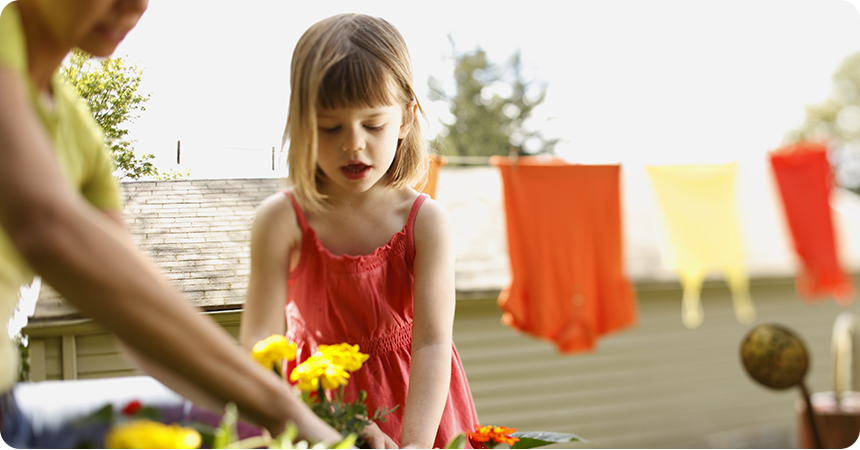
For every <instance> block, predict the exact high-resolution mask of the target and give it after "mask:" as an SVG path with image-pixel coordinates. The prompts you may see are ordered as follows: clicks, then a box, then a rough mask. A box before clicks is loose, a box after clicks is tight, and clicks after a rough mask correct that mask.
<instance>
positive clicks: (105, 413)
mask: <svg viewBox="0 0 860 450" xmlns="http://www.w3.org/2000/svg"><path fill="white" fill-rule="evenodd" d="M113 421H114V416H113V405H112V404H110V403H108V404H107V405H105V406H102V407H101V408H100V409H99V410H97V411H95V412H94V413H92V414H90V415H89V416H86V417H84V418H83V419H80V420H79V421H78V422H77V423H79V424H81V425H86V424H100V423H106V424H111V423H113Z"/></svg>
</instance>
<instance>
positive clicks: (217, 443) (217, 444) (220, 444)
mask: <svg viewBox="0 0 860 450" xmlns="http://www.w3.org/2000/svg"><path fill="white" fill-rule="evenodd" d="M224 409H225V411H224V416H223V417H222V418H221V423H220V424H219V425H218V428H217V429H216V430H215V439H213V442H212V448H227V447H228V446H229V445H230V444H231V443H232V442H235V441H236V440H238V439H239V436H238V433H237V432H236V423H237V422H238V421H239V410H238V409H237V408H236V404H235V403H233V402H229V403H227V406H226V407H225V408H224Z"/></svg>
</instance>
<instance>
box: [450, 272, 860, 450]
mask: <svg viewBox="0 0 860 450" xmlns="http://www.w3.org/2000/svg"><path fill="white" fill-rule="evenodd" d="M752 295H753V299H754V302H755V305H756V307H757V309H758V318H759V319H758V321H757V322H756V324H759V323H766V322H778V323H782V324H784V325H786V326H788V327H789V328H791V329H793V330H795V331H796V332H797V333H798V334H799V335H800V336H801V339H803V340H804V341H805V342H806V344H807V346H808V347H809V350H810V352H811V354H812V355H811V359H812V361H811V368H810V371H809V374H808V377H807V384H808V386H809V388H810V390H811V391H813V392H817V391H826V390H832V381H831V380H832V378H831V377H832V371H831V359H830V339H831V332H832V326H833V321H834V320H835V319H836V316H837V314H838V313H839V312H841V311H843V310H845V309H848V310H851V311H854V312H856V313H858V315H860V306H858V305H856V304H855V305H852V306H851V307H849V308H844V307H840V306H838V305H836V304H835V303H833V302H832V301H825V302H821V303H817V304H807V303H804V302H802V301H801V300H799V299H797V297H796V295H795V293H794V287H793V285H792V284H791V281H790V280H782V281H778V282H771V283H764V284H762V283H758V284H756V285H754V286H753V291H752ZM638 296H639V300H640V301H639V307H640V319H639V323H638V324H636V325H635V326H634V327H632V328H631V329H628V330H626V331H621V332H619V333H616V334H614V335H612V336H608V337H606V338H603V339H601V340H600V341H599V343H598V347H597V349H596V350H595V351H594V352H592V353H585V354H573V355H566V356H565V355H560V354H558V353H557V352H556V350H555V347H554V346H553V345H552V344H550V343H547V342H544V341H540V340H537V339H534V338H532V337H529V336H527V335H524V334H521V333H518V332H516V331H513V330H511V329H509V328H508V327H506V326H504V325H502V324H501V323H500V318H501V313H500V312H499V310H498V308H497V307H496V306H495V302H494V301H493V300H492V299H489V300H471V301H461V302H460V303H458V311H457V320H456V322H455V332H454V339H455V343H456V345H457V348H458V351H459V353H460V357H461V359H462V361H463V365H464V366H465V368H466V373H467V376H468V377H469V382H470V385H471V388H472V394H473V397H474V399H475V403H476V406H477V408H478V416H479V419H480V420H481V423H482V424H485V425H489V424H494V425H504V426H509V427H516V428H518V429H519V430H520V431H534V430H546V431H559V432H572V433H576V434H579V435H580V436H582V437H584V438H586V439H589V440H592V441H595V442H596V443H598V444H599V445H600V446H603V447H614V448H618V447H621V448H648V447H659V448H675V447H686V448H696V447H723V448H725V447H747V448H749V447H792V446H795V445H796V439H797V429H796V421H797V417H796V415H795V413H794V410H793V407H794V402H795V401H796V399H798V398H799V397H800V391H799V389H791V390H788V391H773V390H769V389H767V388H765V387H762V386H760V385H758V384H756V383H755V382H754V381H753V380H752V379H750V378H749V377H748V375H747V374H746V372H745V371H744V369H743V367H742V366H741V363H740V358H739V348H740V343H741V342H742V340H743V338H744V337H745V336H746V333H747V332H748V331H749V330H750V329H751V328H752V327H751V326H745V325H742V324H740V323H739V322H738V321H737V320H736V319H735V317H734V314H733V312H732V309H731V300H730V297H729V293H728V290H727V289H726V288H725V286H724V285H723V284H722V283H721V282H718V283H708V285H707V286H706V288H705V289H704V291H703V299H702V301H703V305H704V310H705V319H704V323H703V324H702V326H701V327H700V328H699V329H695V330H689V329H686V328H685V327H684V326H683V325H682V323H681V312H680V310H681V300H680V299H681V291H680V289H678V287H677V286H675V285H664V286H662V287H658V288H651V289H646V288H640V290H639V292H638Z"/></svg>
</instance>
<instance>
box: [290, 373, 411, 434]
mask: <svg viewBox="0 0 860 450" xmlns="http://www.w3.org/2000/svg"><path fill="white" fill-rule="evenodd" d="M343 392H344V388H343V386H341V387H340V389H339V390H338V391H337V392H336V393H334V395H332V398H331V399H328V398H326V395H325V390H323V389H322V387H320V389H319V391H318V392H316V393H315V395H313V396H312V395H310V394H309V393H307V392H302V399H303V400H304V401H305V403H306V404H307V405H308V406H310V408H311V410H312V411H313V412H314V414H316V415H317V417H319V418H320V419H322V420H323V421H324V422H326V423H327V424H329V425H331V427H332V428H334V429H335V430H337V431H338V432H339V433H340V434H341V435H342V436H344V437H348V436H350V435H359V434H360V433H361V432H362V431H363V430H364V428H365V427H367V426H368V425H370V424H371V423H372V421H374V420H375V421H379V422H380V423H383V422H385V421H386V420H388V419H387V418H386V417H385V416H387V415H388V414H390V413H392V412H394V410H396V409H397V408H398V407H399V406H400V405H397V406H395V407H394V408H391V409H388V408H382V407H379V408H377V409H376V412H375V413H374V415H373V417H368V416H367V405H365V404H364V400H365V399H366V398H367V392H365V391H363V390H362V391H359V397H358V398H357V399H356V400H353V401H352V402H349V403H347V402H345V401H343ZM358 444H359V445H360V446H361V445H362V444H365V442H364V441H363V439H361V438H358Z"/></svg>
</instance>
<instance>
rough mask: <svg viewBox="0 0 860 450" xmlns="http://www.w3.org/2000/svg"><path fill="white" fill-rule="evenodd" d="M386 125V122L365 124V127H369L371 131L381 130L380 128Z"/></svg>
mask: <svg viewBox="0 0 860 450" xmlns="http://www.w3.org/2000/svg"><path fill="white" fill-rule="evenodd" d="M384 126H385V124H382V125H377V126H370V125H365V126H364V128H367V129H368V130H370V131H379V130H381V129H382V127H384Z"/></svg>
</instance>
